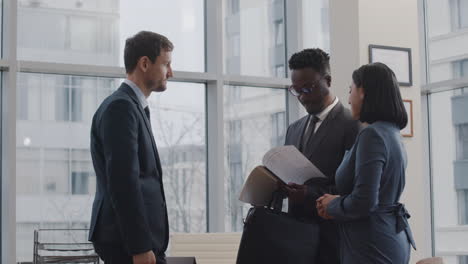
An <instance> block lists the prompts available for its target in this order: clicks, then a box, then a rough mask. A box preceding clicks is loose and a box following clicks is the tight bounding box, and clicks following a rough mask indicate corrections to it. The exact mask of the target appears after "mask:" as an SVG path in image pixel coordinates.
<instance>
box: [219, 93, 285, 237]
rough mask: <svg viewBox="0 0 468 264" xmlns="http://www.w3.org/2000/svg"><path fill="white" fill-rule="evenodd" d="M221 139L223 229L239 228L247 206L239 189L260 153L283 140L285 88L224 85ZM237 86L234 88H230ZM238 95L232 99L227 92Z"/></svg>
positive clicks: (262, 153)
mask: <svg viewBox="0 0 468 264" xmlns="http://www.w3.org/2000/svg"><path fill="white" fill-rule="evenodd" d="M224 90H225V94H226V96H225V98H224V124H225V125H224V133H225V134H224V139H225V150H226V152H227V153H226V163H225V164H226V166H227V168H226V169H225V171H226V180H225V183H226V187H225V190H226V191H225V193H226V201H227V204H226V210H227V212H226V225H225V228H226V231H232V232H235V231H241V230H242V224H243V218H244V217H245V215H246V213H247V210H248V208H249V206H247V205H245V204H243V203H241V202H240V201H239V193H240V190H241V189H242V186H243V184H244V181H245V179H246V177H247V176H248V175H249V173H250V171H251V170H252V169H253V168H254V167H255V166H258V165H261V162H262V158H263V155H264V154H265V153H266V152H267V151H268V150H270V148H272V147H276V146H278V145H283V144H284V136H285V133H284V131H286V126H287V124H286V120H285V116H284V112H285V111H286V92H285V90H283V89H271V88H255V87H243V86H225V89H224ZM235 90H237V91H236V92H234V91H235ZM232 94H236V95H239V98H238V99H237V100H232V98H229V95H232Z"/></svg>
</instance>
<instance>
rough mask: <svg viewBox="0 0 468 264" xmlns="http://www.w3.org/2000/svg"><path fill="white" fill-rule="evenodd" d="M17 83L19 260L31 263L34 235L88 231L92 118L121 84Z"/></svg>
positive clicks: (53, 78) (85, 80)
mask: <svg viewBox="0 0 468 264" xmlns="http://www.w3.org/2000/svg"><path fill="white" fill-rule="evenodd" d="M17 81H18V96H17V122H16V126H17V130H16V132H17V136H16V146H17V148H16V177H17V178H16V182H17V184H16V213H17V214H16V221H17V223H16V224H17V240H16V244H17V260H18V261H32V252H33V251H32V249H33V230H34V229H37V228H75V227H76V226H80V227H82V228H89V220H90V213H91V206H92V202H93V199H94V193H95V188H96V186H95V181H96V180H95V174H94V169H93V166H92V161H91V155H90V151H89V131H90V124H91V118H92V115H93V114H94V111H95V110H96V108H97V106H98V104H99V103H100V102H101V101H102V99H103V98H104V96H103V95H106V96H107V95H109V94H110V93H111V92H112V91H113V90H115V89H116V87H117V86H118V85H119V83H120V80H118V79H109V78H97V77H81V76H68V75H50V74H34V73H19V74H18V80H17Z"/></svg>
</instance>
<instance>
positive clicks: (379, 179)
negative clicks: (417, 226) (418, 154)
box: [327, 121, 415, 264]
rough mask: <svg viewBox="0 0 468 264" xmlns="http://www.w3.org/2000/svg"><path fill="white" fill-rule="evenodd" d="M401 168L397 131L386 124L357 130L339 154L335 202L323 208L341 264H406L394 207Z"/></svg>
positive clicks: (399, 213)
mask: <svg viewBox="0 0 468 264" xmlns="http://www.w3.org/2000/svg"><path fill="white" fill-rule="evenodd" d="M406 163H407V158H406V151H405V149H404V146H403V143H402V140H401V135H400V129H399V128H398V127H397V126H396V125H395V124H393V123H388V122H381V121H378V122H375V123H373V124H371V125H369V126H368V127H366V128H365V129H363V130H362V131H361V133H360V134H359V135H358V137H357V139H356V142H355V143H354V146H353V147H352V148H351V149H350V150H349V151H348V152H347V153H346V154H345V156H344V158H343V162H342V163H341V165H340V167H339V168H338V170H337V172H336V176H335V177H336V178H335V180H336V187H337V191H338V194H339V195H340V197H339V198H336V199H334V200H332V201H331V202H330V204H329V205H328V208H327V213H328V214H329V215H330V216H332V217H334V219H335V221H336V222H337V223H339V231H340V255H341V257H340V258H341V263H342V264H354V263H356V264H357V263H397V264H405V263H408V262H409V257H410V244H411V245H412V246H413V247H414V248H415V243H414V240H413V237H412V234H411V230H410V227H409V225H408V221H407V219H408V218H409V214H408V212H407V211H406V209H405V207H404V205H403V204H401V203H399V200H400V195H401V193H402V192H403V189H404V187H405V169H406Z"/></svg>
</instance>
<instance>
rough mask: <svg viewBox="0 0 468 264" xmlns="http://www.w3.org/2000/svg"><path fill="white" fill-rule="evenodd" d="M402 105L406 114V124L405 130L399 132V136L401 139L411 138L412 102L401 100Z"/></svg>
mask: <svg viewBox="0 0 468 264" xmlns="http://www.w3.org/2000/svg"><path fill="white" fill-rule="evenodd" d="M403 105H404V106H405V109H406V113H407V114H408V124H407V125H406V127H405V128H403V129H402V130H401V135H402V136H403V137H413V134H414V131H413V100H407V99H405V100H403Z"/></svg>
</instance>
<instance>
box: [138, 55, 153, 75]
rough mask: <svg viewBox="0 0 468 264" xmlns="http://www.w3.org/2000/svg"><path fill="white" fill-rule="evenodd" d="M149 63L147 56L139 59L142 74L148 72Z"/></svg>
mask: <svg viewBox="0 0 468 264" xmlns="http://www.w3.org/2000/svg"><path fill="white" fill-rule="evenodd" d="M149 62H150V60H149V58H148V57H147V56H143V57H140V58H139V59H138V63H137V67H139V68H140V70H141V71H142V72H146V71H147V70H148V66H149Z"/></svg>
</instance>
